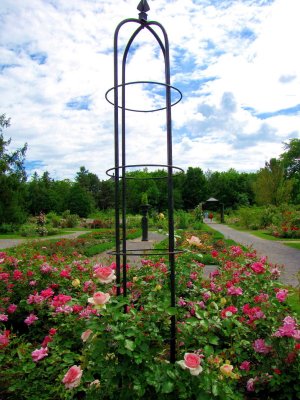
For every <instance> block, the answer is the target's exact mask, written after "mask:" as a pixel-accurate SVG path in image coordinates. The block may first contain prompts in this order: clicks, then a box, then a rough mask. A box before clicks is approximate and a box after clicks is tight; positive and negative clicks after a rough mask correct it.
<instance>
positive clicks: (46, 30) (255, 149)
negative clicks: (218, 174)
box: [0, 0, 300, 179]
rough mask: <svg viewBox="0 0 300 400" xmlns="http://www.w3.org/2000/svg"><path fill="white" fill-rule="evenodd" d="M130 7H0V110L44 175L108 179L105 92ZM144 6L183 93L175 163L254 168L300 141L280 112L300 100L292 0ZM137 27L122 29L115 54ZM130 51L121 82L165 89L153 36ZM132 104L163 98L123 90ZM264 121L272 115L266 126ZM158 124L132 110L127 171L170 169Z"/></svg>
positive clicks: (55, 1)
mask: <svg viewBox="0 0 300 400" xmlns="http://www.w3.org/2000/svg"><path fill="white" fill-rule="evenodd" d="M137 4H138V0H123V1H119V2H117V4H116V2H115V1H113V0H101V1H100V2H99V1H96V0H78V1H76V2H66V1H63V0H47V1H45V0H30V1H29V0H25V1H24V0H22V1H21V0H14V1H13V2H12V1H10V0H2V1H1V5H0V24H1V26H0V28H1V42H0V45H1V47H0V59H1V64H0V90H1V97H0V113H4V112H5V113H6V114H7V116H10V117H11V118H12V126H11V128H9V130H7V132H6V134H7V135H8V136H11V137H12V146H15V147H20V146H22V145H23V143H24V142H28V146H29V147H28V153H27V160H28V162H29V163H37V164H38V165H40V167H39V168H37V171H38V172H39V173H41V172H43V171H44V170H46V169H47V170H48V171H49V172H50V174H51V175H52V176H53V177H55V178H57V179H60V178H61V179H63V178H73V177H74V176H75V174H76V172H77V171H78V170H79V167H80V166H81V165H84V166H85V167H86V168H87V169H89V170H90V171H91V172H94V173H97V174H98V175H99V177H100V178H101V179H105V178H106V175H105V171H106V169H108V168H110V167H113V165H114V147H113V140H114V124H113V107H112V106H111V105H110V104H108V103H107V102H106V101H105V98H104V94H105V92H106V91H107V90H108V89H109V88H110V87H112V86H113V35H114V31H115V28H116V26H117V25H118V24H119V22H120V21H122V20H123V19H125V18H129V17H133V18H137V16H138V11H137V10H136V7H137ZM149 5H150V8H151V9H150V12H149V13H148V14H149V20H156V21H159V22H160V23H161V24H162V25H163V26H164V27H165V29H166V31H167V33H168V36H169V40H170V55H171V71H172V76H171V82H174V83H175V85H176V86H178V87H179V88H181V89H182V91H183V94H184V99H183V101H182V102H181V103H179V104H178V105H177V106H175V107H173V108H172V118H173V128H174V129H173V135H174V149H173V154H174V164H176V165H178V166H180V167H184V168H187V167H188V166H200V167H201V168H202V169H204V170H206V169H208V168H210V169H212V170H214V169H218V170H226V169H228V168H231V167H234V168H236V169H237V170H240V171H243V170H257V169H258V168H260V167H261V166H263V165H264V162H265V161H266V160H268V159H269V158H271V157H274V156H278V155H279V154H280V153H281V152H282V151H283V147H282V142H283V141H286V140H287V139H288V138H291V137H299V122H300V121H299V113H298V114H297V113H293V115H280V116H278V115H277V116H276V111H278V110H283V109H288V108H293V107H295V106H296V105H298V104H300V94H299V90H298V88H299V83H300V82H299V79H300V77H299V70H300V65H299V64H300V59H299V57H298V55H297V42H296V40H297V38H298V37H299V34H300V32H299V31H300V25H299V24H298V15H299V11H300V3H299V0H274V1H273V2H272V1H270V2H266V1H262V0H251V1H248V0H243V1H242V0H235V1H231V0H230V1H221V0H220V1H219V2H217V1H215V0H214V1H213V0H205V1H201V2H199V1H195V0H194V1H192V0H185V1H182V0H172V1H170V0H155V1H154V0H153V1H151V0H149ZM16 22H17V23H16ZM137 26H138V25H137V24H134V26H133V27H132V26H130V25H129V24H126V25H124V26H123V27H122V29H121V31H120V40H119V46H120V53H121V50H122V48H123V46H124V44H126V42H127V40H128V35H131V34H132V32H133V31H134V29H136V27H137ZM155 30H156V31H157V32H159V31H158V30H157V29H156V28H155ZM159 34H160V33H159ZM160 36H161V34H160ZM134 45H135V46H134V51H133V52H131V53H130V54H129V56H128V67H127V70H126V71H127V75H126V77H127V82H128V81H137V80H152V81H163V79H164V78H163V75H164V71H163V68H164V66H163V62H162V55H161V53H160V52H159V51H158V46H157V44H154V43H153V39H152V37H151V35H150V34H149V32H147V31H146V30H144V31H143V32H141V35H139V37H138V40H137V42H136V41H135V42H134ZM127 100H128V107H132V108H138V109H151V108H153V107H155V106H156V105H157V101H158V98H157V93H156V94H155V93H154V92H153V90H152V91H150V92H145V91H143V88H142V85H130V86H128V87H127ZM81 102H86V104H85V106H84V104H83V103H81ZM80 105H81V107H80ZM80 108H82V109H80ZM84 108H86V109H84ZM262 113H274V114H273V115H270V117H269V118H267V119H264V120H262V119H260V118H259V115H260V114H262ZM164 116H165V113H164V111H160V112H158V113H147V114H143V113H142V114H141V113H130V112H128V113H127V126H126V140H127V154H126V156H127V162H128V163H130V164H152V163H154V164H165V163H166V133H165V126H164V121H165V119H164Z"/></svg>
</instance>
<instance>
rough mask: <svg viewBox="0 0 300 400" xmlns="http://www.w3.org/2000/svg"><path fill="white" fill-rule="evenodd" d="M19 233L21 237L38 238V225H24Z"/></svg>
mask: <svg viewBox="0 0 300 400" xmlns="http://www.w3.org/2000/svg"><path fill="white" fill-rule="evenodd" d="M19 233H20V235H21V236H25V237H32V236H36V234H37V232H36V225H33V224H24V225H22V226H21V227H20V230H19Z"/></svg>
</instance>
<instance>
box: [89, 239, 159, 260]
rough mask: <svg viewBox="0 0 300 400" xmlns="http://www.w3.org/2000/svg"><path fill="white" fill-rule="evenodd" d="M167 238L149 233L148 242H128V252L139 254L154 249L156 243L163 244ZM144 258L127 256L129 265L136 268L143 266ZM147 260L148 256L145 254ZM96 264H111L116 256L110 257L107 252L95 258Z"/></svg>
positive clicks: (136, 240) (139, 240) (135, 240)
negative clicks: (142, 259)
mask: <svg viewBox="0 0 300 400" xmlns="http://www.w3.org/2000/svg"><path fill="white" fill-rule="evenodd" d="M165 238H166V235H163V234H161V233H158V232H148V241H142V239H141V238H137V239H131V240H127V241H126V247H127V250H136V251H138V252H141V253H142V252H143V251H144V250H145V249H152V248H153V246H154V244H155V243H158V242H161V241H162V240H164V239H165ZM142 257H143V256H132V255H128V256H127V260H126V261H127V263H128V264H130V265H131V266H132V265H135V266H138V267H139V266H141V264H140V259H141V258H142ZM144 257H145V258H146V257H147V255H146V254H145V256H144ZM94 260H95V261H96V262H102V263H105V262H110V261H114V260H115V256H109V255H108V254H107V252H105V253H101V254H98V255H96V256H95V257H94Z"/></svg>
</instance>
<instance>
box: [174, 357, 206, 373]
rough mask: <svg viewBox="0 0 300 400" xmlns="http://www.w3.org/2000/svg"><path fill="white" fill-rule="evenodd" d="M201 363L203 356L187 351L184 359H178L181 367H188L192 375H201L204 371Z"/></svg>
mask: <svg viewBox="0 0 300 400" xmlns="http://www.w3.org/2000/svg"><path fill="white" fill-rule="evenodd" d="M200 363H201V357H200V356H199V355H198V354H195V353H185V355H184V359H183V360H180V361H178V364H179V365H180V366H181V368H183V369H188V370H189V371H190V373H191V375H199V374H200V372H202V371H203V368H202V367H201V365H200Z"/></svg>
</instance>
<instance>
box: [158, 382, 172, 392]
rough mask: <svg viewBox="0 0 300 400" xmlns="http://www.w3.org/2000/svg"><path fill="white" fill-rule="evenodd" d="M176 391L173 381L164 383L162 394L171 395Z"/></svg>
mask: <svg viewBox="0 0 300 400" xmlns="http://www.w3.org/2000/svg"><path fill="white" fill-rule="evenodd" d="M173 389H174V383H173V382H171V381H167V382H164V383H163V385H162V390H161V391H162V393H171V392H172V391H173Z"/></svg>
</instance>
